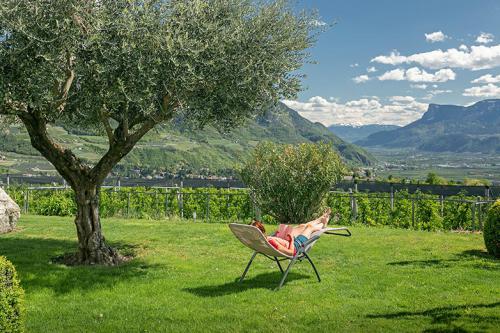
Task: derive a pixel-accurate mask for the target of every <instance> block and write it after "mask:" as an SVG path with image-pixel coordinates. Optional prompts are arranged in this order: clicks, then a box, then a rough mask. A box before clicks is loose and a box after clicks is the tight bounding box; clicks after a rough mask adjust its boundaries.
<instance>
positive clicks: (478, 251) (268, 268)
mask: <svg viewBox="0 0 500 333" xmlns="http://www.w3.org/2000/svg"><path fill="white" fill-rule="evenodd" d="M103 227H104V233H105V235H106V238H107V239H108V241H109V242H110V243H111V244H112V245H114V246H116V247H118V248H120V249H121V250H122V251H124V252H125V253H128V254H131V253H134V254H135V255H136V258H135V259H133V260H131V261H130V262H128V263H126V264H124V265H122V266H120V267H114V268H108V267H66V266H62V265H58V264H53V263H51V261H50V260H51V258H53V257H54V256H58V255H61V254H63V253H65V252H68V251H73V250H74V249H75V248H76V242H75V234H76V233H75V230H74V224H73V221H72V218H58V217H40V216H24V217H23V218H22V219H21V221H20V222H19V230H18V231H16V232H14V233H10V234H6V235H1V236H0V254H1V255H4V256H6V257H7V258H8V259H9V260H11V261H12V262H13V263H14V265H15V266H16V268H17V270H18V273H19V276H20V279H21V283H22V286H23V288H24V289H25V292H26V297H25V304H26V308H27V313H26V319H27V320H26V326H27V327H26V328H27V331H28V332H247V331H259V332H262V331H273V332H310V331H316V332H422V331H425V332H438V331H439V332H452V331H453V332H495V331H496V332H498V329H499V327H500V284H499V283H498V281H499V280H500V261H498V260H496V259H493V258H492V257H490V256H489V255H487V254H486V252H485V249H484V243H483V239H482V235H480V234H461V233H449V232H419V231H408V230H401V229H390V228H367V227H363V226H355V227H352V228H351V230H352V233H353V236H352V237H351V238H343V237H335V236H328V237H327V236H324V238H322V239H321V241H320V242H318V244H317V245H315V247H314V249H313V250H312V251H311V256H312V258H313V259H314V260H315V262H316V265H317V267H318V270H319V271H320V273H321V274H322V279H323V281H322V282H321V283H318V282H317V280H316V279H315V276H314V273H313V271H312V269H311V267H310V266H309V265H308V263H307V262H302V263H299V264H297V265H296V266H295V269H294V270H292V273H291V274H290V276H289V281H288V282H287V283H286V284H285V286H284V288H283V289H281V290H280V291H278V292H276V291H274V290H273V289H274V287H275V286H276V285H277V283H278V280H279V278H280V274H279V271H278V270H277V268H276V265H275V264H274V263H272V262H271V261H269V260H267V259H265V258H264V257H257V259H256V261H255V264H254V266H252V267H251V269H250V271H249V274H248V276H247V279H246V280H245V281H244V282H243V283H242V284H238V283H236V282H235V279H236V278H238V277H239V276H240V274H241V273H242V271H243V269H244V267H245V265H246V263H247V261H248V260H249V258H250V256H251V251H250V250H249V249H247V248H245V247H243V246H242V245H241V244H240V243H239V242H238V241H237V240H236V239H235V238H234V237H233V235H232V234H231V232H230V230H229V228H228V227H227V225H224V224H202V223H192V222H181V221H165V220H164V221H147V220H119V219H106V220H104V221H103Z"/></svg>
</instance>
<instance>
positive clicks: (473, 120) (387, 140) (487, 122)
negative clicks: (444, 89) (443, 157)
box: [356, 99, 500, 153]
mask: <svg viewBox="0 0 500 333" xmlns="http://www.w3.org/2000/svg"><path fill="white" fill-rule="evenodd" d="M356 144H359V145H362V146H365V147H372V146H381V147H387V148H408V147H412V148H416V149H419V150H423V151H432V152H444V151H449V152H483V153H500V99H489V100H484V101H481V102H478V103H476V104H474V105H471V106H468V107H465V106H456V105H437V104H430V105H429V109H428V110H427V112H426V113H425V114H424V115H423V116H422V118H421V119H419V120H417V121H415V122H413V123H411V124H408V125H406V126H404V127H401V128H398V129H395V130H392V131H385V132H379V133H374V134H372V135H370V136H368V137H367V138H365V139H363V140H359V141H356Z"/></svg>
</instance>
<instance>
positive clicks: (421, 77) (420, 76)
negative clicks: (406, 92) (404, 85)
mask: <svg viewBox="0 0 500 333" xmlns="http://www.w3.org/2000/svg"><path fill="white" fill-rule="evenodd" d="M455 77H456V74H455V72H453V71H452V70H451V69H449V68H445V69H440V70H438V71H437V72H435V73H434V74H432V73H427V72H426V71H425V70H423V69H420V68H417V67H412V68H409V69H408V70H406V79H407V80H408V81H410V82H446V81H450V80H455Z"/></svg>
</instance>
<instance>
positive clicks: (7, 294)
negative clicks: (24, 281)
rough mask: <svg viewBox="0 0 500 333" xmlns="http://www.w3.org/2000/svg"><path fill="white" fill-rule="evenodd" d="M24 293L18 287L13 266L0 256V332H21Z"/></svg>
mask: <svg viewBox="0 0 500 333" xmlns="http://www.w3.org/2000/svg"><path fill="white" fill-rule="evenodd" d="M23 295H24V292H23V290H22V288H21V287H20V286H19V281H18V279H17V273H16V270H15V269H14V266H13V265H12V263H11V262H10V261H8V260H7V259H6V258H5V257H2V256H0V332H3V333H14V332H23V331H24V329H23V306H22V298H23Z"/></svg>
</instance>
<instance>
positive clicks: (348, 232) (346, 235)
mask: <svg viewBox="0 0 500 333" xmlns="http://www.w3.org/2000/svg"><path fill="white" fill-rule="evenodd" d="M337 231H345V232H346V233H340V232H337ZM324 233H325V234H327V235H337V236H344V237H351V236H352V234H351V231H350V230H349V229H347V228H346V227H342V228H331V229H330V230H328V231H325V232H324Z"/></svg>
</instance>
